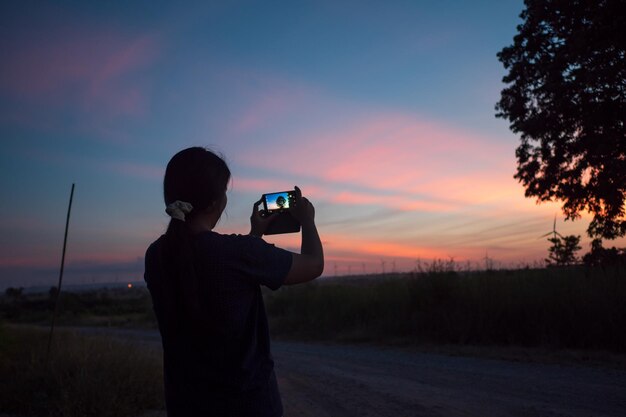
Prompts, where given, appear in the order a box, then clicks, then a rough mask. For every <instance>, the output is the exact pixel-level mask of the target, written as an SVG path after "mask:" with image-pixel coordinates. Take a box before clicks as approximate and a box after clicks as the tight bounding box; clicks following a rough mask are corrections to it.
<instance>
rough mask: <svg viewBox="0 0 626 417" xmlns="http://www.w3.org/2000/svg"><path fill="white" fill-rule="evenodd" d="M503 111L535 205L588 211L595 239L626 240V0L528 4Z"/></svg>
mask: <svg viewBox="0 0 626 417" xmlns="http://www.w3.org/2000/svg"><path fill="white" fill-rule="evenodd" d="M525 6H526V7H525V9H524V10H523V12H522V14H521V15H520V17H521V18H522V19H523V23H522V24H521V25H519V26H518V27H517V29H518V34H517V35H516V36H515V37H514V40H513V45H511V46H508V47H506V48H504V49H502V51H500V52H499V53H498V59H499V60H500V61H501V62H502V64H503V65H504V67H505V69H506V70H508V74H507V75H506V76H505V77H504V78H503V81H504V82H505V83H506V84H507V87H506V88H505V89H504V90H503V91H502V93H501V98H500V101H499V102H498V103H497V105H496V111H497V114H496V116H497V117H500V118H504V119H508V120H509V122H510V128H511V130H512V131H513V132H514V133H519V134H520V135H521V144H520V145H519V147H518V148H517V151H516V157H517V164H518V165H517V173H516V175H515V178H517V179H518V180H519V181H520V182H521V183H522V184H523V185H524V187H525V189H526V191H525V194H526V196H527V197H535V198H537V200H538V201H548V200H559V201H561V202H562V203H563V212H564V214H565V215H566V218H567V219H575V218H578V217H580V212H581V211H585V210H587V211H589V212H590V213H592V214H593V219H592V221H591V223H590V225H589V228H588V229H587V233H588V234H589V236H592V237H597V238H604V239H614V238H616V237H618V236H624V235H626V218H625V198H626V128H625V126H624V122H625V120H626V0H598V1H583V0H526V1H525Z"/></svg>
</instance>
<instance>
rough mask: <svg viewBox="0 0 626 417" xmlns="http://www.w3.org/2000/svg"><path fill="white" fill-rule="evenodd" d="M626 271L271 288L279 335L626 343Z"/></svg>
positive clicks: (591, 345) (622, 346)
mask: <svg viewBox="0 0 626 417" xmlns="http://www.w3.org/2000/svg"><path fill="white" fill-rule="evenodd" d="M625 273H626V271H623V270H621V271H620V270H612V271H603V270H593V271H590V270H585V269H583V268H568V269H540V270H532V269H528V270H514V271H486V272H470V273H457V272H433V273H423V274H403V275H397V276H395V277H389V278H387V279H374V278H369V279H362V280H359V279H351V280H349V281H346V282H342V280H341V279H336V280H333V281H332V282H330V283H323V282H318V283H314V284H310V285H304V286H294V287H283V288H281V289H280V290H279V291H277V292H273V293H272V292H268V293H267V294H266V307H267V310H268V313H269V315H270V317H271V319H270V323H271V326H272V332H273V334H274V335H275V336H287V337H292V338H300V339H311V340H334V341H366V342H375V343H394V344H395V343H398V342H401V343H410V344H420V343H429V344H433V343H434V344H462V345H493V346H530V347H547V348H555V349H590V350H608V351H612V352H619V353H624V352H626V332H624V329H626V303H625V302H624V300H626V276H625Z"/></svg>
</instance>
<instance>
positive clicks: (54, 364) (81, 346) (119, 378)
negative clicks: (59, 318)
mask: <svg viewBox="0 0 626 417" xmlns="http://www.w3.org/2000/svg"><path fill="white" fill-rule="evenodd" d="M47 342H48V332H47V331H45V330H43V329H40V328H35V327H24V326H20V327H15V326H7V325H2V326H0V393H1V395H0V410H2V412H5V413H10V414H12V415H24V416H64V417H78V416H82V417H88V416H103V417H128V416H137V415H140V414H141V413H142V412H144V411H146V410H152V409H159V408H163V388H162V387H163V376H162V370H161V369H162V367H161V354H160V353H159V352H155V351H151V350H149V349H146V348H143V347H137V346H134V345H131V344H126V343H123V342H120V341H119V340H112V339H108V338H100V337H93V336H90V337H84V336H77V335H74V334H72V333H68V332H62V331H57V332H55V337H54V339H53V344H52V349H51V352H50V356H49V357H48V356H47V354H46V352H47Z"/></svg>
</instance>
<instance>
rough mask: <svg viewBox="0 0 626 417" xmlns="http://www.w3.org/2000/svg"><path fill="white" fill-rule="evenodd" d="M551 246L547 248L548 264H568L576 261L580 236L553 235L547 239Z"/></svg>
mask: <svg viewBox="0 0 626 417" xmlns="http://www.w3.org/2000/svg"><path fill="white" fill-rule="evenodd" d="M548 241H549V242H551V243H552V246H550V248H548V258H547V259H546V262H547V263H548V266H568V265H574V264H575V263H577V262H578V259H576V252H577V251H579V250H580V246H579V243H580V236H574V235H570V236H563V237H561V236H560V235H559V236H554V237H552V238H550V239H548Z"/></svg>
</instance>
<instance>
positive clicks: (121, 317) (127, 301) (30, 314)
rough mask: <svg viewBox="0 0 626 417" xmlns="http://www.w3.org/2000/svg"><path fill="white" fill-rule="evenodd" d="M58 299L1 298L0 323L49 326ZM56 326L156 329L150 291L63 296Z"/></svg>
mask: <svg viewBox="0 0 626 417" xmlns="http://www.w3.org/2000/svg"><path fill="white" fill-rule="evenodd" d="M53 301H54V298H53V296H51V295H50V294H48V293H40V294H28V295H20V296H19V297H8V296H6V295H5V296H3V297H0V319H3V318H4V319H5V320H7V321H10V322H11V323H29V324H42V325H49V324H50V322H51V320H52V312H53V310H54V302H53ZM58 303H59V309H58V316H57V320H56V323H57V324H58V325H70V326H107V327H140V328H156V327H157V324H156V317H155V316H154V311H153V309H152V300H151V298H150V293H149V292H148V290H147V289H146V288H132V289H127V288H121V289H100V290H94V291H84V292H61V295H60V297H59V300H58Z"/></svg>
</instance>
